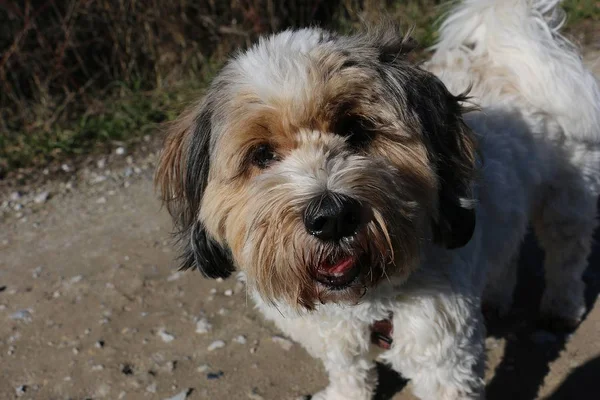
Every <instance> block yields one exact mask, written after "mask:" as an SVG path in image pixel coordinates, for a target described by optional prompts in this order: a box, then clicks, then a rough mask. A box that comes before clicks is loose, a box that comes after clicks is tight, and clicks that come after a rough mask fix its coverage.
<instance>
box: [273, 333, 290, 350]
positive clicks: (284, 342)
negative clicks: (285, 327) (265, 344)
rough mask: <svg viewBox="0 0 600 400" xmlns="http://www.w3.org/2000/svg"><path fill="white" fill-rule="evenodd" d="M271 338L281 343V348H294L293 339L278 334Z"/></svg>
mask: <svg viewBox="0 0 600 400" xmlns="http://www.w3.org/2000/svg"><path fill="white" fill-rule="evenodd" d="M271 340H272V341H273V342H274V343H277V344H278V345H280V346H281V348H282V349H284V350H285V351H288V350H290V349H291V348H292V346H293V345H294V343H293V342H292V341H291V340H289V339H286V338H284V337H281V336H277V335H275V336H273V337H271Z"/></svg>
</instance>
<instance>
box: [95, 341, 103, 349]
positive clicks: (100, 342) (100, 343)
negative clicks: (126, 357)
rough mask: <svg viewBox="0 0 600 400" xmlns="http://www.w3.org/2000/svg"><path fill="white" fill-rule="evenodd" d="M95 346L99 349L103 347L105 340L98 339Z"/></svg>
mask: <svg viewBox="0 0 600 400" xmlns="http://www.w3.org/2000/svg"><path fill="white" fill-rule="evenodd" d="M94 346H96V348H97V349H101V348H103V347H104V340H98V341H97V342H96V343H95V344H94Z"/></svg>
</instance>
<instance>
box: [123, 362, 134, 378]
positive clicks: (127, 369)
mask: <svg viewBox="0 0 600 400" xmlns="http://www.w3.org/2000/svg"><path fill="white" fill-rule="evenodd" d="M121 372H122V373H123V375H133V366H132V365H131V364H123V365H121Z"/></svg>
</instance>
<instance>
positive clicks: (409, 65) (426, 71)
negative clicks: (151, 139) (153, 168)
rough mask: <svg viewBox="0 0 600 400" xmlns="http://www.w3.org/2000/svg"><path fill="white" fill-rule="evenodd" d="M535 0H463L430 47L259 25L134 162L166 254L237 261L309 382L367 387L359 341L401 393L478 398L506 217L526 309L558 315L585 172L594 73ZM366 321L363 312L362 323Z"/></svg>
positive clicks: (221, 267)
mask: <svg viewBox="0 0 600 400" xmlns="http://www.w3.org/2000/svg"><path fill="white" fill-rule="evenodd" d="M563 19H564V18H562V19H561V13H560V8H559V4H558V2H557V1H555V0H539V1H533V0H498V1H492V0H465V1H463V2H462V3H460V4H458V5H457V6H455V8H454V9H453V10H452V11H451V12H450V13H449V14H448V16H447V18H446V19H445V21H444V22H443V23H442V25H441V29H440V39H439V41H438V42H437V44H436V45H435V47H434V51H433V54H432V56H431V57H430V59H429V60H428V61H426V62H425V63H424V64H422V65H416V64H414V63H413V62H411V61H409V57H408V53H409V52H410V51H411V50H412V49H413V48H414V47H415V43H414V41H412V40H411V39H410V38H408V37H405V36H403V35H402V34H401V32H400V31H399V29H397V28H396V27H395V26H394V25H393V24H388V23H382V24H381V25H380V26H378V27H376V28H371V29H366V30H365V31H364V32H361V33H357V34H355V35H351V36H344V35H338V34H336V33H332V32H328V31H325V30H322V29H319V28H307V29H298V30H287V31H284V32H281V33H278V34H275V35H271V36H268V37H263V38H261V39H260V40H259V41H258V43H256V44H255V45H254V46H252V47H251V48H249V49H248V50H246V51H243V52H240V53H239V54H237V55H236V56H234V57H232V58H231V59H230V60H229V62H228V63H227V64H226V65H225V66H224V68H223V69H222V70H221V72H220V73H219V74H218V75H217V76H216V77H215V79H214V81H213V82H212V84H211V86H210V88H209V89H208V92H207V93H206V95H205V96H204V97H203V99H201V100H200V101H199V103H198V104H196V105H194V106H193V107H191V108H190V109H189V110H188V111H186V112H185V113H184V114H183V115H182V116H181V117H180V118H179V119H178V120H177V121H175V122H174V123H173V124H172V125H171V126H170V128H169V133H168V136H167V139H166V143H165V148H164V151H163V153H162V156H161V160H160V163H159V166H158V169H157V173H156V182H157V184H158V185H159V186H160V187H161V188H162V197H163V199H164V201H165V203H166V205H167V207H168V209H169V211H170V213H171V215H172V216H173V219H174V222H175V225H176V227H177V235H178V238H179V241H180V243H181V247H182V249H181V268H182V269H191V268H195V269H198V270H199V271H200V272H202V274H203V275H204V276H205V277H208V278H226V277H228V276H229V275H231V274H232V273H233V272H234V271H236V270H239V271H241V273H242V274H243V276H244V277H245V280H246V284H247V290H248V292H249V293H250V294H251V296H252V297H253V299H254V300H255V303H256V305H257V307H258V309H260V311H261V312H262V313H263V314H264V316H265V317H266V318H267V319H269V320H272V321H273V322H274V323H275V324H276V325H277V326H278V327H279V328H280V329H281V330H282V331H283V332H285V333H286V334H287V335H289V337H291V338H292V339H294V340H295V341H297V342H298V343H300V344H302V345H303V347H304V348H305V349H306V350H307V351H308V352H309V353H310V354H311V355H312V356H314V357H316V358H319V359H321V360H322V362H323V363H324V366H325V368H326V370H327V372H328V374H329V380H330V384H329V386H328V387H327V388H325V389H324V390H322V391H321V392H319V393H317V394H315V395H314V396H313V397H312V398H313V399H315V400H337V399H339V400H341V399H344V400H353V399H356V400H359V399H360V400H363V399H365V400H366V399H371V398H372V396H373V394H374V390H375V387H376V384H377V376H376V371H375V367H374V366H375V364H374V361H373V360H371V359H370V358H369V346H370V337H371V332H372V331H377V330H378V329H379V328H374V327H376V326H381V325H380V323H381V322H382V321H389V322H390V323H391V326H392V327H393V328H392V329H387V331H389V332H388V333H389V335H390V339H391V344H390V345H389V346H387V347H388V348H387V349H386V350H385V351H384V352H383V353H382V354H381V355H380V359H381V360H382V361H384V362H386V363H387V364H389V365H390V366H391V367H392V368H393V369H394V370H396V371H398V372H400V373H401V374H402V375H403V376H404V377H406V378H408V379H410V380H411V381H412V383H413V388H414V392H415V394H416V395H417V396H418V397H420V398H422V399H442V400H455V399H482V398H484V396H485V393H484V386H485V385H484V379H483V376H484V365H485V347H484V338H485V326H484V319H483V315H482V303H483V304H484V306H485V308H486V310H493V311H494V312H497V313H498V314H503V313H506V312H507V311H508V309H509V308H510V305H511V300H512V292H513V289H514V285H515V280H516V271H517V259H518V254H519V247H520V245H521V243H522V241H523V238H524V236H525V234H526V231H527V227H528V224H529V223H531V224H532V225H533V227H534V230H535V233H536V235H537V238H538V240H539V242H540V244H541V246H542V247H543V249H544V250H545V253H546V260H545V270H546V278H545V279H546V289H545V293H544V296H543V301H542V305H541V314H542V315H544V316H545V317H546V318H547V320H549V321H552V323H553V325H554V326H555V327H561V326H562V327H564V328H569V329H573V328H575V327H576V326H577V324H578V323H579V322H580V320H581V318H582V316H583V314H584V312H585V304H584V298H583V291H584V284H583V282H582V279H581V278H582V273H583V270H584V269H585V267H586V259H587V256H588V255H589V253H590V248H591V241H592V234H593V231H594V228H595V226H596V199H597V196H598V193H599V188H600V133H599V130H600V90H599V89H598V85H597V82H596V81H595V80H594V78H593V76H592V75H591V73H590V72H589V71H588V70H586V69H585V67H584V66H583V64H582V61H581V58H580V56H579V54H578V53H577V51H576V49H575V48H574V47H573V46H572V45H570V44H569V42H567V41H566V40H565V39H564V38H563V37H562V36H561V35H560V33H559V31H558V29H559V27H560V24H561V21H562V20H563ZM378 324H379V325H378Z"/></svg>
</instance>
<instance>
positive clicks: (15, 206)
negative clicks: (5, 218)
mask: <svg viewBox="0 0 600 400" xmlns="http://www.w3.org/2000/svg"><path fill="white" fill-rule="evenodd" d="M22 209H23V204H20V203H17V204H15V205H14V206H13V210H15V211H21V210H22ZM21 215H22V214H21ZM18 218H20V217H18Z"/></svg>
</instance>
